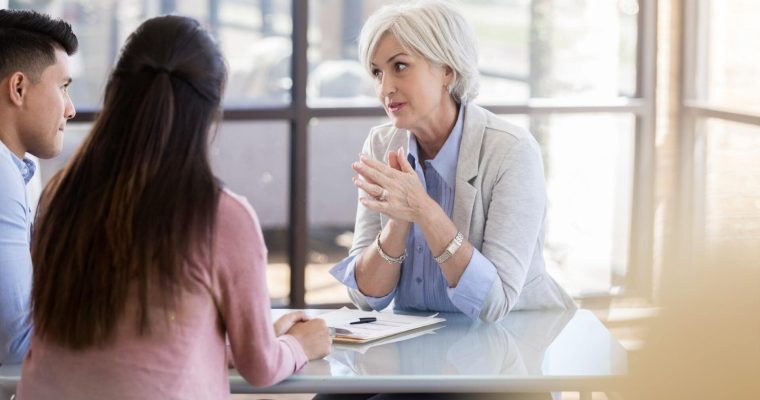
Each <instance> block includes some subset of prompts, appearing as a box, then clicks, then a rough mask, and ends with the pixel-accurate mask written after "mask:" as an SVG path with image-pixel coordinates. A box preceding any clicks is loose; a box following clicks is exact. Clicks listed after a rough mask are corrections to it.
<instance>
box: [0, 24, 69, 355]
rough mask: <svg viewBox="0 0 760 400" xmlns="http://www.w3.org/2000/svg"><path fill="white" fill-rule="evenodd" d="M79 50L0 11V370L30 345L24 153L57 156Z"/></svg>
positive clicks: (46, 28) (62, 35) (59, 29)
mask: <svg viewBox="0 0 760 400" xmlns="http://www.w3.org/2000/svg"><path fill="white" fill-rule="evenodd" d="M77 46H78V42H77V38H76V36H75V35H74V33H73V32H72V31H71V26H70V25H69V24H68V23H66V22H64V21H61V20H54V19H51V18H50V17H48V16H46V15H42V14H38V13H36V12H32V11H20V10H0V364H4V363H17V362H20V361H21V360H22V359H23V356H24V354H25V353H26V350H27V348H28V347H29V343H30V340H31V337H32V332H31V326H30V323H29V320H30V319H29V310H30V304H29V295H30V291H31V281H32V260H31V255H30V251H29V250H30V248H29V246H30V243H31V223H32V221H31V219H32V212H31V209H30V208H29V205H28V201H27V198H26V183H28V182H29V180H30V179H31V178H32V176H33V175H34V172H35V169H36V167H35V165H34V163H33V162H32V161H31V160H30V159H29V158H27V157H26V153H29V154H32V155H34V156H37V157H40V158H51V157H54V156H56V155H57V154H58V153H60V152H61V147H62V146H63V130H64V128H65V126H66V121H67V120H69V119H71V118H73V117H74V114H75V110H74V105H73V104H72V102H71V98H69V93H68V87H69V85H70V84H71V74H70V73H69V65H68V58H69V56H70V55H71V54H73V53H74V52H75V51H76V49H77Z"/></svg>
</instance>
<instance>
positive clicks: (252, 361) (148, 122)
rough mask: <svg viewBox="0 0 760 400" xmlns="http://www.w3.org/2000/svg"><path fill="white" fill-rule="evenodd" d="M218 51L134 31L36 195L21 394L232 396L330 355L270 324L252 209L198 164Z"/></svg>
mask: <svg viewBox="0 0 760 400" xmlns="http://www.w3.org/2000/svg"><path fill="white" fill-rule="evenodd" d="M225 79H226V67H225V64H224V60H223V58H222V56H221V54H220V52H219V50H218V49H217V47H216V45H215V44H214V42H213V40H212V39H211V38H210V36H209V35H208V34H207V33H206V32H205V31H204V30H203V29H202V28H201V27H200V26H199V24H198V23H197V22H196V21H195V20H193V19H190V18H185V17H178V16H164V17H159V18H154V19H151V20H149V21H147V22H145V23H143V24H142V25H141V26H140V27H139V28H138V29H137V30H136V31H135V32H134V33H133V34H132V35H131V37H130V38H129V40H128V41H127V44H126V46H125V47H124V49H123V51H122V54H121V57H120V59H119V62H118V64H117V65H116V68H115V70H114V71H113V73H112V74H111V77H110V80H109V82H108V85H107V87H106V93H105V100H104V106H103V111H102V113H101V114H100V115H99V117H98V119H97V121H96V122H95V125H94V127H93V128H92V132H91V133H90V136H89V137H88V139H87V140H86V141H85V143H84V144H83V145H82V147H81V149H80V150H79V151H78V153H77V154H76V156H75V157H73V158H72V160H71V161H70V162H69V164H68V165H67V166H66V168H65V169H64V170H63V171H62V172H61V173H59V174H58V175H57V176H56V177H55V178H54V179H53V180H52V181H51V183H50V184H49V185H48V187H47V188H46V189H45V193H44V194H43V199H42V201H41V206H40V210H39V211H38V220H37V225H36V232H35V238H34V240H33V250H32V256H33V260H34V266H35V268H34V277H33V286H32V309H33V311H32V315H33V323H34V330H35V331H34V338H33V340H32V346H31V350H30V352H29V353H28V355H27V357H26V359H25V361H24V366H23V371H22V380H21V383H20V385H19V390H18V394H19V398H21V399H26V398H29V399H44V398H56V399H67V398H72V399H73V398H76V399H90V398H92V399H95V398H97V399H103V398H109V399H118V398H162V399H168V398H178V399H179V398H182V399H191V398H197V399H211V398H226V397H228V396H229V384H228V379H227V365H228V362H229V361H230V360H229V356H227V354H226V352H225V337H227V338H228V339H229V343H230V349H231V352H232V356H233V357H234V360H235V364H236V367H237V369H238V371H239V372H240V374H241V375H242V376H243V377H244V378H245V379H246V380H248V381H249V382H250V383H251V384H253V385H271V384H274V383H276V382H278V381H280V380H282V379H284V378H285V377H287V376H289V375H290V374H291V373H293V372H295V371H297V370H299V369H300V368H302V367H303V366H304V364H305V363H306V362H307V360H308V359H315V358H321V357H323V356H324V355H326V354H327V353H328V352H329V348H330V339H329V334H328V329H327V327H326V326H325V324H324V321H322V320H318V319H315V320H308V319H307V318H306V317H305V316H304V315H303V314H302V313H293V314H289V315H286V316H285V317H283V318H282V319H280V320H278V321H276V322H275V323H274V329H273V325H272V323H271V317H270V303H269V297H268V293H267V288H266V282H265V271H264V268H265V267H266V253H267V251H266V247H265V245H264V241H263V238H262V235H261V229H260V227H259V223H258V220H257V218H256V214H255V213H254V211H253V209H252V208H251V207H250V205H249V204H248V203H247V202H246V201H245V200H244V199H243V198H241V197H238V196H236V195H235V194H233V193H231V192H229V191H228V190H226V189H224V188H222V187H221V186H220V184H219V183H218V181H217V180H216V178H215V177H214V175H213V174H212V172H211V168H210V165H209V160H208V149H207V147H208V136H209V131H210V128H211V125H212V123H213V122H214V120H215V119H216V118H217V117H218V115H219V110H220V108H219V106H220V101H221V98H222V92H223V88H224V83H225Z"/></svg>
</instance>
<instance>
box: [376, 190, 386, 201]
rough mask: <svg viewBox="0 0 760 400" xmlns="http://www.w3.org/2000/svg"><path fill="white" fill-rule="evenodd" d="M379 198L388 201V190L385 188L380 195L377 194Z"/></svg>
mask: <svg viewBox="0 0 760 400" xmlns="http://www.w3.org/2000/svg"><path fill="white" fill-rule="evenodd" d="M377 199H378V200H379V201H386V200H388V191H387V190H385V189H383V191H382V192H380V196H377Z"/></svg>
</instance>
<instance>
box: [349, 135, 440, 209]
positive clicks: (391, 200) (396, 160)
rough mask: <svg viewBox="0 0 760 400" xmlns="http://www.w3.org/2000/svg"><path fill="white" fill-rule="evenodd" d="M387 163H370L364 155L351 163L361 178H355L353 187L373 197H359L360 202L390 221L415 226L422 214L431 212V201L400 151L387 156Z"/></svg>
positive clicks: (372, 161) (373, 161)
mask: <svg viewBox="0 0 760 400" xmlns="http://www.w3.org/2000/svg"><path fill="white" fill-rule="evenodd" d="M388 163H389V165H388V164H384V163H382V162H378V161H375V160H372V159H370V158H369V157H367V156H365V155H362V156H360V157H359V161H358V162H355V163H353V165H352V167H353V169H354V171H356V173H357V174H359V176H360V177H361V178H357V177H354V185H356V187H357V188H359V189H362V190H364V192H365V193H367V194H368V195H369V196H372V197H368V196H364V197H360V198H359V201H361V203H362V205H364V206H365V207H367V208H369V209H371V210H374V211H377V212H380V213H383V214H385V215H387V216H388V217H389V218H393V219H396V220H401V221H407V222H418V220H419V218H420V217H421V216H422V215H423V212H424V211H425V210H426V209H429V208H430V207H429V204H430V203H429V202H430V201H431V200H432V199H431V198H430V196H428V194H427V192H426V191H425V188H423V187H422V182H420V180H419V178H417V173H416V172H414V169H413V168H412V166H411V164H409V161H407V159H406V157H405V156H404V152H403V148H400V149H398V151H396V152H391V153H389V154H388ZM395 166H398V168H394V167H395Z"/></svg>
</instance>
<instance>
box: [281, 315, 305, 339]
mask: <svg viewBox="0 0 760 400" xmlns="http://www.w3.org/2000/svg"><path fill="white" fill-rule="evenodd" d="M309 319H310V318H309V317H308V316H306V313H304V312H303V311H293V312H289V313H287V314H285V315H283V316H282V317H280V318H278V319H277V321H274V324H273V325H274V335H275V336H282V335H284V334H286V333H287V332H288V331H289V330H290V328H292V327H293V325H295V324H296V323H298V322H304V321H308V320H309Z"/></svg>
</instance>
